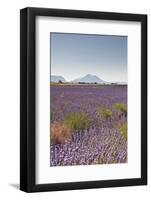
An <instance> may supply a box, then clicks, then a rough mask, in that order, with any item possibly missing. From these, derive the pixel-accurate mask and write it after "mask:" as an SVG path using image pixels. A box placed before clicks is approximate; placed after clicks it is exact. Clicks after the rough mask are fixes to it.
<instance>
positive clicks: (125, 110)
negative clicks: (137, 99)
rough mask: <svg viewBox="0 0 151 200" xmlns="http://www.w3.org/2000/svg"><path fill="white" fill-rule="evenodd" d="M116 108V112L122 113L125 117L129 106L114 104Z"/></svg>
mask: <svg viewBox="0 0 151 200" xmlns="http://www.w3.org/2000/svg"><path fill="white" fill-rule="evenodd" d="M114 108H115V109H116V110H119V111H121V112H122V113H124V114H125V115H127V105H126V104H124V103H116V104H114Z"/></svg>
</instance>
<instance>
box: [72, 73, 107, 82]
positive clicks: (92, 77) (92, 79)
mask: <svg viewBox="0 0 151 200" xmlns="http://www.w3.org/2000/svg"><path fill="white" fill-rule="evenodd" d="M72 82H73V83H77V82H84V83H106V81H104V80H102V79H100V78H99V77H98V76H96V75H91V74H87V75H86V76H84V77H81V78H77V79H75V80H73V81H72Z"/></svg>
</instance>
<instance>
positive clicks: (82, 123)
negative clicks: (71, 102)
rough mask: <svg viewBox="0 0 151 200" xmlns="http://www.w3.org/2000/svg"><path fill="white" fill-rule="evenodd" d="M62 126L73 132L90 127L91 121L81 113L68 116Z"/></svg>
mask: <svg viewBox="0 0 151 200" xmlns="http://www.w3.org/2000/svg"><path fill="white" fill-rule="evenodd" d="M63 124H64V125H66V126H68V127H69V128H70V129H73V130H83V129H86V128H89V127H90V125H91V120H90V118H89V117H88V116H87V114H85V113H83V112H77V113H72V114H70V115H69V116H68V117H67V118H66V119H65V120H64V122H63Z"/></svg>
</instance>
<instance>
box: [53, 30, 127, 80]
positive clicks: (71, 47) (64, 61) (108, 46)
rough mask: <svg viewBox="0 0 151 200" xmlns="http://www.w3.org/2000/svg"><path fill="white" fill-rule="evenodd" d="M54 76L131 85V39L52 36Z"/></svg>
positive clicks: (67, 34)
mask: <svg viewBox="0 0 151 200" xmlns="http://www.w3.org/2000/svg"><path fill="white" fill-rule="evenodd" d="M50 65H51V75H61V76H63V77H64V78H65V79H66V81H72V80H74V79H76V78H79V77H83V76H85V75H87V74H92V75H96V76H98V77H99V78H101V79H103V80H104V81H108V82H118V81H119V82H127V36H111V35H92V34H72V33H50Z"/></svg>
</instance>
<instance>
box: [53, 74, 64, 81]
mask: <svg viewBox="0 0 151 200" xmlns="http://www.w3.org/2000/svg"><path fill="white" fill-rule="evenodd" d="M59 81H62V82H66V80H65V78H64V77H63V76H57V75H51V82H59Z"/></svg>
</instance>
